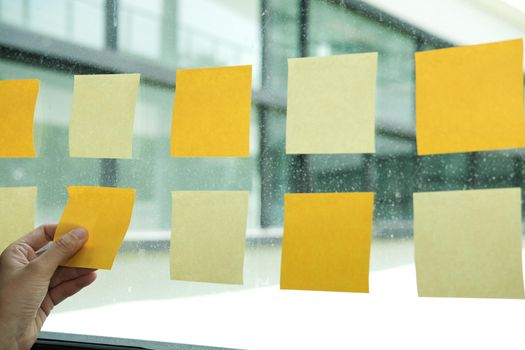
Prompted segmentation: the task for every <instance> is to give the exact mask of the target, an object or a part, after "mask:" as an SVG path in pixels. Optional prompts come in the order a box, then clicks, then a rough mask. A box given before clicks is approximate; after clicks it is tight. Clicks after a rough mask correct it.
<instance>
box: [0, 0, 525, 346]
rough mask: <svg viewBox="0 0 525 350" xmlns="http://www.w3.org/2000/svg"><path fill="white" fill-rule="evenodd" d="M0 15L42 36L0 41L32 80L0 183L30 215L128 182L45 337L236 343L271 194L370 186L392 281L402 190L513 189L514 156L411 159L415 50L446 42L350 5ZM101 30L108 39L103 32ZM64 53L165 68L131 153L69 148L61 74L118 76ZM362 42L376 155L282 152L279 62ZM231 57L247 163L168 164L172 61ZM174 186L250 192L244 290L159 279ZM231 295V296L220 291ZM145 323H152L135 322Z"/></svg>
mask: <svg viewBox="0 0 525 350" xmlns="http://www.w3.org/2000/svg"><path fill="white" fill-rule="evenodd" d="M0 25H1V26H2V28H3V30H13V31H22V32H24V33H26V34H27V33H30V34H32V35H35V36H37V35H38V38H41V37H44V38H46V40H47V39H48V40H49V41H45V42H44V43H43V44H42V47H40V48H34V51H31V50H32V49H31V48H29V49H27V50H18V49H13V48H10V47H6V46H5V45H4V44H3V43H2V42H0V79H25V78H36V79H39V80H40V81H41V85H40V94H39V97H38V103H37V108H36V120H35V125H36V130H35V141H36V145H37V153H38V158H36V159H0V186H38V208H37V209H38V212H37V223H39V224H40V223H44V222H56V221H58V220H59V218H60V215H61V213H62V210H63V208H64V205H65V203H66V199H67V193H66V186H68V185H106V186H118V187H133V188H136V189H137V200H136V203H135V207H134V214H133V218H132V223H131V227H130V231H129V233H128V234H127V236H126V239H125V242H124V244H123V246H122V249H121V251H120V253H119V255H118V257H117V259H116V262H115V265H114V268H113V270H111V271H99V280H98V281H97V282H96V283H95V284H94V285H93V286H91V287H90V288H88V289H86V290H85V291H83V292H82V294H81V295H80V296H79V297H78V298H72V299H71V300H68V301H66V302H65V303H63V304H61V305H60V306H59V307H58V308H57V309H56V310H55V311H54V313H53V316H52V317H51V318H50V319H49V320H48V323H47V324H46V330H48V331H54V332H66V333H86V334H94V335H98V336H122V337H129V338H139V339H150V340H166V341H170V342H189V343H203V344H204V343H205V344H210V345H223V346H235V345H239V344H240V345H245V344H252V343H250V340H249V339H248V340H246V339H244V338H243V339H241V340H244V342H243V341H239V342H238V340H239V339H240V338H236V337H240V336H239V335H237V334H233V332H228V331H227V330H228V327H230V325H235V326H238V325H239V324H249V323H250V322H254V321H253V319H252V318H253V317H257V315H252V314H251V313H250V310H247V308H246V306H247V305H249V306H250V307H251V306H252V304H254V303H258V302H259V301H260V300H266V302H267V303H268V305H271V302H272V300H273V299H271V298H270V297H267V296H268V295H272V296H273V295H274V294H266V293H269V292H268V291H269V290H270V291H271V290H275V289H276V288H277V287H278V284H279V268H280V254H281V244H280V241H281V238H282V225H283V209H284V208H283V197H284V194H285V193H287V192H344V191H373V192H375V193H376V199H375V209H374V210H375V212H374V215H375V219H374V240H373V244H372V256H371V270H372V275H371V279H373V278H374V277H373V276H378V274H379V273H381V272H382V271H383V272H384V271H385V270H388V271H394V270H395V268H397V267H399V266H402V267H403V268H404V269H403V270H400V271H401V272H399V271H398V270H395V271H397V272H391V273H392V275H391V276H393V277H391V279H390V280H391V281H395V282H394V283H393V284H398V283H399V284H404V282H407V281H409V280H411V279H414V278H415V276H414V274H413V242H412V239H411V238H412V194H413V192H416V191H434V190H449V189H467V188H489V187H490V188H497V187H511V186H521V185H522V183H523V171H524V169H523V152H521V151H499V152H483V153H468V154H452V155H440V156H425V157H418V156H417V155H416V150H415V130H414V129H415V106H414V58H413V57H414V52H415V51H417V50H425V49H431V48H438V47H444V46H450V45H453V44H454V43H449V42H445V41H442V40H439V39H437V38H435V37H433V36H431V35H430V34H431V33H424V32H422V31H419V30H414V28H413V27H411V26H409V25H407V24H404V23H402V22H401V21H399V20H395V19H392V18H391V17H389V16H386V15H385V14H383V13H381V12H380V11H378V10H377V9H375V8H372V7H369V6H365V5H363V3H362V2H360V1H327V0H297V1H278V0H176V1H175V0H174V1H169V0H111V1H103V0H52V1H48V0H0ZM112 30H114V31H115V33H113V34H116V39H115V40H114V41H113V42H112V41H111V40H110V39H109V38H108V36H110V35H109V34H111V32H110V31H112ZM46 45H48V46H46ZM56 45H59V46H56ZM60 45H65V46H60ZM55 46H56V47H66V48H67V49H68V51H67V54H65V53H64V55H63V56H60V54H57V53H56V51H53V52H54V53H53V55H54V56H52V55H49V54H47V53H42V50H45V49H46V48H48V47H55ZM77 48H84V49H85V48H88V49H90V50H94V51H89V52H92V53H93V54H94V55H98V54H99V53H100V54H101V55H102V54H104V53H107V52H111V53H112V54H113V53H116V54H117V55H119V56H116V57H119V58H121V59H122V60H123V61H126V64H127V67H133V68H136V69H137V70H139V72H141V73H143V72H142V71H140V70H141V69H142V68H143V67H144V64H147V67H149V68H148V69H150V70H151V69H153V70H156V71H159V72H168V73H169V74H172V76H170V77H169V79H167V80H168V81H171V79H172V78H173V83H166V79H165V80H163V81H159V80H158V79H157V80H156V79H155V75H154V74H150V73H148V72H149V71H148V69H145V71H147V72H145V73H144V74H143V79H142V81H141V84H140V90H139V96H138V102H137V108H136V117H135V129H134V140H133V159H131V160H116V161H108V160H99V159H80V158H70V157H69V152H68V125H69V117H70V112H71V99H72V91H73V75H74V74H79V73H86V72H89V73H100V72H117V71H118V70H117V69H115V66H116V65H118V63H119V62H113V61H111V62H110V61H108V62H106V61H102V62H101V66H89V67H86V64H85V63H84V62H83V61H82V59H83V58H82V57H75V56H71V55H69V54H70V53H71V52H76V51H75V50H76V49H77ZM13 50H15V51H16V55H13V54H12V52H13ZM17 50H18V51H17ZM370 51H376V52H378V53H379V61H378V77H377V105H376V109H377V113H376V118H377V123H376V125H377V131H376V140H377V141H376V142H377V145H376V146H377V147H376V148H377V153H376V154H373V155H357V154H356V155H306V156H305V155H299V156H298V155H294V156H288V155H286V154H285V127H286V94H287V74H288V73H287V59H288V58H290V57H300V56H301V55H309V56H327V55H337V54H347V53H357V52H370ZM50 52H51V51H50ZM57 55H58V56H57ZM100 57H105V56H100ZM112 57H113V56H112ZM238 64H252V65H253V75H254V78H253V81H254V83H253V89H254V94H253V96H254V98H253V101H252V102H253V104H252V115H251V136H250V147H251V151H250V158H216V159H211V158H199V159H195V158H171V157H170V155H169V142H170V140H169V137H170V131H169V130H170V126H171V113H172V109H173V98H174V93H175V86H174V82H175V70H176V69H178V68H191V67H207V66H221V65H238ZM148 74H149V75H148ZM258 96H259V97H261V96H262V97H264V98H259V97H258ZM176 190H245V191H249V192H250V202H249V225H248V226H249V228H248V233H247V243H246V249H247V251H246V261H245V273H244V276H245V283H244V285H243V286H227V285H217V284H205V283H190V282H180V281H170V280H169V271H168V268H169V256H168V248H169V234H170V232H169V230H170V226H171V200H170V198H171V197H170V191H176ZM398 273H399V274H398ZM382 276H383V277H384V276H385V275H382ZM387 280H388V279H387ZM399 281H401V282H399ZM406 285H407V286H408V287H406V288H407V291H408V293H411V292H414V288H415V287H414V285H413V284H410V283H407V284H406ZM272 288H273V289H272ZM233 295H234V296H235V299H233V297H232V299H228V296H233ZM265 298H268V299H265ZM319 298H323V297H322V296H319ZM315 300H317V299H315ZM319 300H321V299H319ZM187 305H191V306H192V307H194V309H192V308H190V307H187ZM199 305H205V306H206V307H202V308H199ZM224 305H227V306H228V307H229V308H228V310H227V312H224V309H222V307H225V306H224ZM268 305H267V306H268ZM304 305H307V304H306V302H305V304H304ZM304 305H303V306H304ZM119 307H121V308H122V309H118V308H119ZM308 307H310V305H308ZM308 307H306V309H308ZM117 309H118V310H124V309H125V310H128V309H130V310H134V312H135V314H134V316H133V315H131V316H128V315H130V314H127V313H126V312H122V313H120V311H119V312H116V311H115V310H117ZM167 310H169V312H171V314H169V315H167V313H168V311H167ZM196 310H197V311H198V312H200V314H199V315H197V316H195V313H196ZM220 312H222V314H221V317H218V316H217V315H218V314H219V313H220ZM325 316H326V315H325ZM243 317H244V318H243ZM297 317H298V318H300V317H301V316H300V315H298V316H297ZM159 319H162V320H163V322H155V323H154V326H150V327H140V325H144V324H146V323H148V324H149V322H150V321H151V320H159ZM188 320H190V321H189V322H190V324H192V323H191V322H192V320H193V321H194V322H195V324H200V323H199V322H201V323H202V328H200V329H199V332H200V333H199V332H194V333H191V334H186V333H184V332H183V331H181V332H182V333H181V332H172V331H171V330H172V329H171V327H175V326H174V325H176V326H177V327H182V329H184V324H185V323H184V322H187V321H188ZM210 320H211V321H210ZM212 321H213V322H214V323H213V324H212ZM108 324H109V325H108ZM268 326H269V327H270V326H271V325H268ZM232 327H233V326H232ZM186 331H187V329H186ZM264 331H265V332H267V331H268V330H267V329H265V330H264ZM202 334H205V335H210V338H202V337H199V336H202ZM212 334H213V335H214V336H211V335H212ZM217 339H219V340H217ZM254 341H255V340H254ZM254 344H255V343H254ZM241 347H242V346H241Z"/></svg>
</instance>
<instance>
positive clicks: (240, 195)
mask: <svg viewBox="0 0 525 350" xmlns="http://www.w3.org/2000/svg"><path fill="white" fill-rule="evenodd" d="M172 202H173V205H172V210H173V216H172V232H171V246H170V258H171V259H170V262H171V264H170V271H171V279H174V280H182V281H195V282H210V283H228V284H242V283H243V265H244V245H245V239H246V221H247V217H248V192H200V191H199V192H172Z"/></svg>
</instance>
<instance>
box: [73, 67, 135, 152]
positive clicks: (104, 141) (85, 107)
mask: <svg viewBox="0 0 525 350" xmlns="http://www.w3.org/2000/svg"><path fill="white" fill-rule="evenodd" d="M74 79H75V82H74V89H73V108H72V111H71V122H70V125H69V154H70V156H71V157H83V158H131V157H132V141H133V122H134V120H135V105H136V100H137V91H138V87H139V80H140V74H96V75H75V78H74Z"/></svg>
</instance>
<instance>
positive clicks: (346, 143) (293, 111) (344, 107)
mask: <svg viewBox="0 0 525 350" xmlns="http://www.w3.org/2000/svg"><path fill="white" fill-rule="evenodd" d="M376 75H377V53H375V52H373V53H360V54H351V55H339V56H329V57H307V58H291V59H288V110H287V114H286V153H287V154H301V153H302V154H311V153H374V152H375V104H376Z"/></svg>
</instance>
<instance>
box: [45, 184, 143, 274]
mask: <svg viewBox="0 0 525 350" xmlns="http://www.w3.org/2000/svg"><path fill="white" fill-rule="evenodd" d="M67 190H68V193H69V199H68V201H67V204H66V208H65V209H64V213H63V214H62V217H61V218H60V222H59V224H58V228H57V231H56V233H55V240H56V239H58V238H60V237H62V236H63V235H64V234H66V233H67V232H69V231H71V230H72V229H74V228H76V227H84V228H85V229H87V231H88V232H89V239H88V241H87V242H86V244H85V245H84V247H82V249H81V250H80V251H79V252H78V253H77V254H76V255H75V256H73V257H72V258H71V259H70V260H69V261H67V262H66V263H65V264H64V266H70V267H86V268H93V269H111V267H112V266H113V261H114V259H115V256H116V255H117V252H118V250H119V248H120V245H121V244H122V241H123V240H124V236H125V235H126V232H127V230H128V226H129V223H130V220H131V213H132V211H133V203H134V201H135V190H134V189H130V188H112V187H90V186H71V187H68V189H67Z"/></svg>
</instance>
